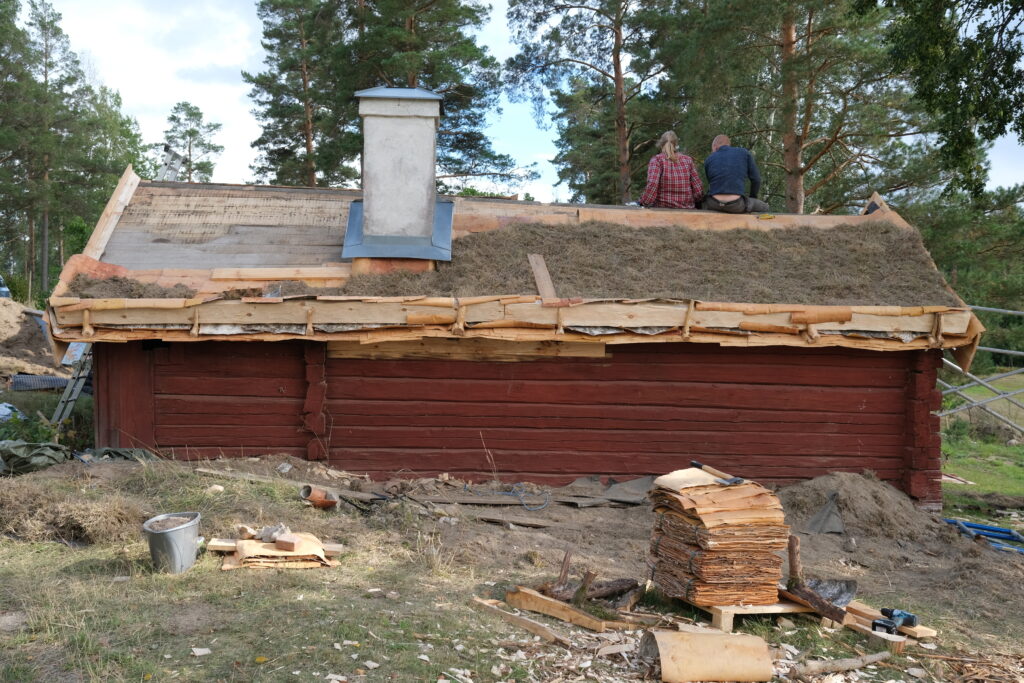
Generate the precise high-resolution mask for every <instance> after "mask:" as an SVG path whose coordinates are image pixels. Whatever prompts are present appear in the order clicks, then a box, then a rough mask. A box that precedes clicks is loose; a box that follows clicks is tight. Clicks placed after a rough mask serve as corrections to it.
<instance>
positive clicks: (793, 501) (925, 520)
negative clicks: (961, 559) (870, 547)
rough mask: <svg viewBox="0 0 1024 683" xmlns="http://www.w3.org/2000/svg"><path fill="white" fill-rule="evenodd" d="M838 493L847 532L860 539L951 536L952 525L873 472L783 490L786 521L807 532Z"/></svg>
mask: <svg viewBox="0 0 1024 683" xmlns="http://www.w3.org/2000/svg"><path fill="white" fill-rule="evenodd" d="M833 492H835V493H837V494H838V496H837V498H836V504H837V506H838V507H839V512H840V514H841V515H842V518H843V523H844V524H845V525H846V531H847V534H849V535H852V536H854V537H860V538H891V539H901V540H922V541H923V540H933V539H935V538H936V537H939V536H941V537H947V536H948V535H949V534H948V525H946V524H944V523H943V522H942V521H941V520H939V519H937V518H936V517H935V515H933V514H930V513H928V512H925V511H924V510H921V509H919V508H918V507H917V506H915V505H914V503H913V501H911V500H910V498H908V497H907V495H906V494H905V493H903V492H902V491H899V490H897V489H896V488H894V487H892V486H890V485H889V484H887V483H885V482H884V481H880V480H878V479H876V478H875V477H873V476H871V475H869V474H853V473H851V472H833V473H832V474H829V475H826V476H824V477H818V478H816V479H811V480H809V481H805V482H802V483H800V484H794V485H793V486H787V487H786V488H784V489H782V490H780V491H779V498H780V499H781V500H782V506H783V507H784V508H785V510H786V523H787V524H789V525H790V526H791V527H793V528H794V530H795V531H806V526H807V522H808V521H810V519H811V517H813V516H814V514H815V513H816V512H818V510H820V509H821V507H822V506H823V505H824V504H825V503H826V501H827V500H828V496H829V494H830V493H833Z"/></svg>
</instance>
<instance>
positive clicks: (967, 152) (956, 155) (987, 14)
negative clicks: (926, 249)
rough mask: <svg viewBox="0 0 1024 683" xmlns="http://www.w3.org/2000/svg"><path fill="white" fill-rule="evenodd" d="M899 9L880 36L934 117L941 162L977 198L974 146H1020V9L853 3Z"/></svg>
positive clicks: (975, 1)
mask: <svg viewBox="0 0 1024 683" xmlns="http://www.w3.org/2000/svg"><path fill="white" fill-rule="evenodd" d="M876 4H881V5H884V6H886V7H890V8H893V9H894V10H895V11H896V16H895V20H894V21H893V22H892V23H891V24H890V25H889V26H888V29H887V31H886V32H885V33H884V36H885V40H886V42H887V44H888V49H889V56H890V58H891V60H892V63H893V65H894V66H895V68H897V69H900V70H906V71H908V72H909V74H910V78H911V80H912V82H913V85H914V91H915V93H916V95H917V97H918V99H919V100H920V101H921V102H923V103H924V104H925V106H927V108H928V109H929V111H931V112H932V113H934V114H935V115H936V116H937V122H936V123H937V130H938V132H939V134H940V137H941V141H942V160H943V162H944V164H945V165H946V167H947V168H951V169H953V170H955V171H956V172H957V178H958V183H959V185H960V186H961V187H962V188H965V189H968V190H970V191H971V193H972V194H980V193H981V191H982V188H983V186H984V183H985V178H986V175H987V169H986V167H985V164H984V163H983V162H982V159H981V158H980V157H979V155H978V152H977V150H978V148H979V142H980V141H982V140H984V141H992V140H995V139H996V138H998V137H999V136H1001V135H1004V134H1005V133H1006V132H1007V130H1008V129H1009V130H1012V131H1013V132H1014V133H1016V134H1017V136H1018V138H1019V139H1020V140H1021V141H1022V142H1024V4H1022V3H1021V2H1020V1H1019V0H878V2H877V3H876V0H857V2H856V6H857V8H858V9H859V10H860V11H862V12H870V11H872V10H873V8H874V7H875V6H876Z"/></svg>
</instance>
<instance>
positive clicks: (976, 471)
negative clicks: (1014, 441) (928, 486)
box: [942, 378, 1024, 526]
mask: <svg viewBox="0 0 1024 683" xmlns="http://www.w3.org/2000/svg"><path fill="white" fill-rule="evenodd" d="M1011 379H1016V378H1011ZM1022 381H1024V379H1022ZM942 454H943V459H944V463H943V467H942V469H943V471H944V472H947V473H949V474H955V475H956V476H958V477H962V478H964V479H967V480H968V481H972V482H974V484H973V485H971V484H956V483H952V482H944V483H943V485H942V493H943V507H944V510H945V512H946V513H947V514H956V515H961V516H967V517H977V518H978V519H979V520H981V521H984V520H987V521H995V522H997V523H998V525H999V526H1006V525H1007V523H1008V522H1007V518H1006V517H1005V516H1002V515H997V514H996V510H998V509H999V508H1001V507H1006V505H1007V504H1009V503H1013V502H1016V505H1017V506H1024V446H1019V445H1018V446H1008V445H1007V444H1006V443H1005V442H1004V441H1003V440H1002V439H1001V438H992V437H990V438H983V437H972V436H971V435H970V425H969V424H968V423H966V422H964V421H958V422H952V423H950V424H949V425H948V426H947V428H946V431H945V433H944V434H943V440H942ZM1006 497H1010V498H1011V499H1012V498H1016V499H1018V500H1017V501H1013V500H1007V498H1006Z"/></svg>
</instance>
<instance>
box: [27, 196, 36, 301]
mask: <svg viewBox="0 0 1024 683" xmlns="http://www.w3.org/2000/svg"><path fill="white" fill-rule="evenodd" d="M26 218H27V219H28V250H27V251H26V253H25V282H27V283H28V292H26V296H27V297H28V300H29V301H32V289H33V285H34V284H35V279H36V222H35V220H34V219H33V218H32V214H31V213H29V214H28V215H27V216H26Z"/></svg>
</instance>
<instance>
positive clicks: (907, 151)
mask: <svg viewBox="0 0 1024 683" xmlns="http://www.w3.org/2000/svg"><path fill="white" fill-rule="evenodd" d="M678 21H679V24H678V30H677V31H675V32H673V34H672V36H671V38H669V39H668V40H666V42H665V43H664V44H663V45H662V46H660V49H659V55H661V58H662V60H663V61H664V63H665V65H666V69H667V72H668V74H669V77H670V80H671V81H672V82H673V83H674V84H675V86H676V87H679V88H680V89H681V90H683V91H684V92H686V93H687V102H688V107H687V110H686V115H685V116H684V121H683V130H682V131H680V132H681V133H682V134H683V135H684V139H689V140H691V141H696V142H698V143H700V146H704V145H707V147H705V148H704V149H705V150H706V151H705V152H704V153H705V154H706V153H709V152H710V141H711V138H712V137H713V135H715V134H716V133H726V134H729V135H731V136H732V138H733V142H734V144H737V145H740V146H744V147H749V148H751V149H752V150H753V151H754V152H755V155H756V156H757V158H758V160H759V163H760V165H761V169H762V173H763V174H765V175H766V179H765V184H764V188H765V192H766V195H767V198H768V199H769V201H770V202H771V203H773V204H775V205H777V206H779V208H782V207H783V206H784V207H785V209H786V210H787V211H792V212H795V213H801V212H803V211H804V210H805V207H806V206H807V205H808V204H812V205H813V206H814V208H815V210H817V211H823V212H833V211H841V210H845V209H847V208H852V207H853V206H855V205H858V204H861V205H862V204H863V201H864V200H865V199H866V198H867V196H869V195H870V193H871V191H872V190H877V191H879V192H883V193H886V192H889V193H891V192H898V191H901V190H905V189H906V188H908V187H914V186H918V187H920V186H924V187H927V186H932V185H936V184H941V183H942V182H943V181H944V180H945V178H944V177H943V176H942V174H941V173H939V171H938V168H937V165H936V160H937V156H936V153H935V150H934V149H933V147H932V145H931V144H930V139H929V137H928V134H929V133H930V132H931V131H932V128H931V125H932V123H931V121H930V119H929V118H928V117H927V116H926V115H925V113H924V111H923V110H922V108H921V107H920V106H919V105H917V104H915V103H914V102H913V101H912V97H911V95H912V93H911V89H910V87H909V84H908V83H907V81H906V79H905V78H904V77H903V74H901V73H899V72H895V71H893V69H892V68H891V67H890V66H889V64H888V61H887V59H886V56H885V52H884V47H883V46H882V45H881V44H880V42H879V40H878V32H879V26H884V25H885V22H886V21H888V15H887V14H886V13H884V12H875V13H873V14H868V15H860V16H858V15H856V14H855V13H853V12H852V11H851V3H850V2H849V1H847V0H786V2H779V3H774V4H770V5H764V3H754V2H734V3H728V4H725V3H722V4H715V3H712V4H706V3H702V2H692V3H686V5H685V6H684V7H682V8H681V9H680V12H679V13H678Z"/></svg>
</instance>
